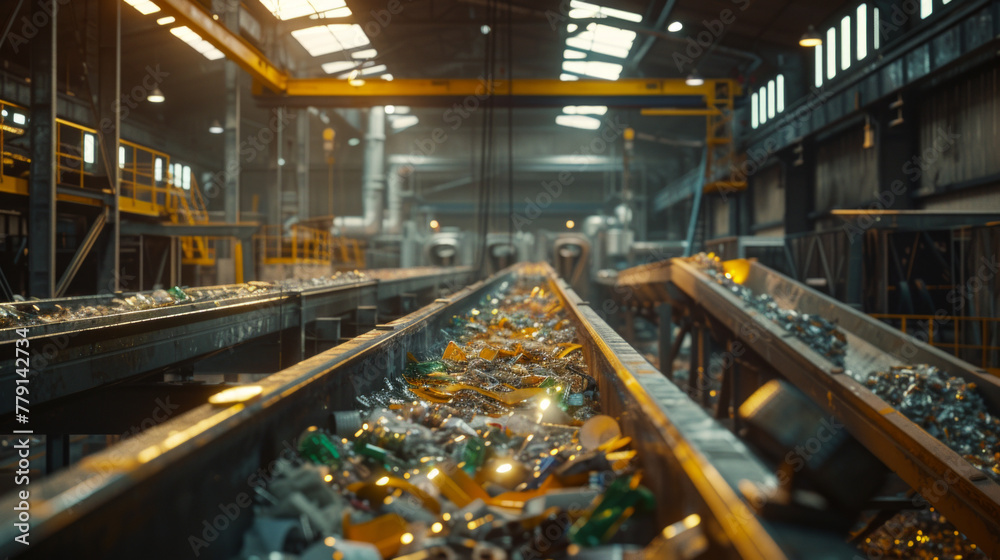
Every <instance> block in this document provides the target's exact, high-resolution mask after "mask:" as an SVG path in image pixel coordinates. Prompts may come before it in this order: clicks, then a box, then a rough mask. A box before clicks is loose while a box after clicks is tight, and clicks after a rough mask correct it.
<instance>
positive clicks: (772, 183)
mask: <svg viewBox="0 0 1000 560" xmlns="http://www.w3.org/2000/svg"><path fill="white" fill-rule="evenodd" d="M783 171H784V169H783V168H782V167H781V165H772V166H770V167H767V168H765V169H763V170H762V171H761V172H760V173H758V174H757V175H756V176H755V177H754V179H753V197H752V198H753V225H755V226H756V225H760V224H771V223H774V222H782V221H784V220H785V189H784V173H783Z"/></svg>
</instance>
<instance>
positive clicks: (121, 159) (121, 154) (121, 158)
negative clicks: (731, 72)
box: [118, 146, 125, 169]
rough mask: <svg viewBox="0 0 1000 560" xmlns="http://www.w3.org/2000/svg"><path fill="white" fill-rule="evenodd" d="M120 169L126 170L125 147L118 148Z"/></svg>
mask: <svg viewBox="0 0 1000 560" xmlns="http://www.w3.org/2000/svg"><path fill="white" fill-rule="evenodd" d="M118 167H119V168H121V169H125V146H118Z"/></svg>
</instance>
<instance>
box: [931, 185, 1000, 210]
mask: <svg viewBox="0 0 1000 560" xmlns="http://www.w3.org/2000/svg"><path fill="white" fill-rule="evenodd" d="M924 209H925V210H934V211H936V212H949V211H950V212H957V211H965V212H988V211H990V210H992V211H994V212H997V213H998V214H1000V185H992V186H989V187H982V188H975V189H968V190H963V191H959V192H954V193H949V194H944V195H941V196H935V197H933V198H929V199H927V202H926V203H925V204H924Z"/></svg>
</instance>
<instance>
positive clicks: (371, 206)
mask: <svg viewBox="0 0 1000 560" xmlns="http://www.w3.org/2000/svg"><path fill="white" fill-rule="evenodd" d="M364 158H365V159H364V167H363V170H362V175H363V178H362V185H361V196H362V205H363V215H361V216H341V217H339V218H334V220H333V229H332V233H333V234H334V235H347V236H359V237H370V236H373V235H376V234H378V233H379V232H380V231H381V229H382V204H383V201H384V198H383V197H384V195H385V192H384V191H385V108H384V107H372V108H371V109H369V110H368V124H367V130H366V131H365V155H364Z"/></svg>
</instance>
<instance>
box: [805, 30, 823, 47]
mask: <svg viewBox="0 0 1000 560" xmlns="http://www.w3.org/2000/svg"><path fill="white" fill-rule="evenodd" d="M822 44H823V36H822V35H820V34H819V33H818V32H816V28H815V27H813V26H811V25H810V26H809V29H806V32H805V33H804V34H803V35H802V38H801V39H799V46H800V47H818V46H820V45H822Z"/></svg>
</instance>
